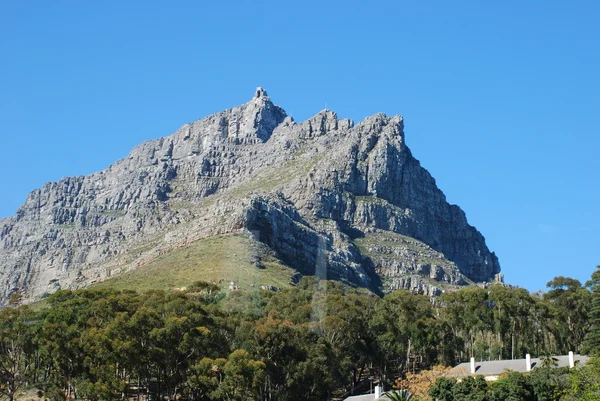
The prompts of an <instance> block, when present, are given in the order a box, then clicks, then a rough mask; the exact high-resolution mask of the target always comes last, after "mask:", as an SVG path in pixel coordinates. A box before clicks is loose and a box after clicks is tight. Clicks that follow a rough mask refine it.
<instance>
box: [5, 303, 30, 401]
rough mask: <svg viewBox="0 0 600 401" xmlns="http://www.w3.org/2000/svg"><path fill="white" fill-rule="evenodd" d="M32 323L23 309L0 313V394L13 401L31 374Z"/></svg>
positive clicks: (24, 308)
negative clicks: (29, 322) (30, 324)
mask: <svg viewBox="0 0 600 401" xmlns="http://www.w3.org/2000/svg"><path fill="white" fill-rule="evenodd" d="M28 319H31V315H30V313H29V310H28V309H27V308H26V307H20V308H16V309H15V308H6V309H2V310H0V394H4V395H6V396H7V397H8V401H13V399H14V396H15V393H16V392H17V390H19V389H20V388H21V387H23V386H24V385H25V384H26V383H27V382H28V381H29V379H30V378H31V376H32V373H33V368H34V366H33V363H32V362H33V360H32V354H33V343H32V341H31V339H32V336H31V329H30V326H29V324H28V321H27V320H28Z"/></svg>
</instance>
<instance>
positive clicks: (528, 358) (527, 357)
mask: <svg viewBox="0 0 600 401" xmlns="http://www.w3.org/2000/svg"><path fill="white" fill-rule="evenodd" d="M525 369H526V370H527V371H528V372H531V355H529V354H527V355H525Z"/></svg>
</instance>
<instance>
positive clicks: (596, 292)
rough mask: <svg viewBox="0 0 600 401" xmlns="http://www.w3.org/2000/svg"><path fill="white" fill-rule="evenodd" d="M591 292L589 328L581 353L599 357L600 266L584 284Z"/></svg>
mask: <svg viewBox="0 0 600 401" xmlns="http://www.w3.org/2000/svg"><path fill="white" fill-rule="evenodd" d="M586 286H587V287H588V288H589V289H590V290H591V291H592V307H591V310H590V314H589V323H590V327H589V329H588V332H587V334H586V336H585V340H584V344H583V351H584V352H585V353H587V354H589V355H594V356H598V357H600V265H598V266H596V271H595V272H594V273H592V279H591V280H590V281H588V282H587V283H586Z"/></svg>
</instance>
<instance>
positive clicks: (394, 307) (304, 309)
mask: <svg viewBox="0 0 600 401" xmlns="http://www.w3.org/2000/svg"><path fill="white" fill-rule="evenodd" d="M599 271H600V270H598V271H597V272H596V273H594V276H593V280H592V282H591V284H590V283H588V284H589V285H588V286H589V288H590V289H592V290H593V291H594V295H593V296H594V297H595V298H594V301H593V302H594V307H596V304H597V301H596V299H597V295H596V294H597V293H598V286H599V284H598V282H600V280H599V279H600V273H598V272H599ZM594 280H595V281H594ZM549 285H550V286H551V288H552V290H551V291H550V292H549V293H548V294H547V296H546V297H545V298H544V299H543V300H542V299H539V298H536V297H533V296H531V295H529V294H528V293H527V292H526V291H524V290H521V289H514V288H508V287H503V286H492V287H491V288H489V289H480V288H465V289H464V290H461V291H458V292H454V293H445V294H444V295H443V296H442V297H441V298H440V299H437V300H436V301H435V302H432V300H431V299H429V298H427V297H425V296H423V295H413V294H411V293H409V292H406V291H396V292H393V293H391V294H388V295H386V296H385V297H383V298H380V297H377V296H375V295H373V294H365V293H360V292H358V291H357V290H353V289H350V288H348V287H345V286H343V285H341V284H339V283H336V282H329V281H320V280H318V279H316V278H310V277H309V278H303V279H302V280H301V281H300V283H299V284H298V285H297V286H296V287H295V288H290V289H286V290H284V291H283V292H280V293H274V292H270V291H262V290H256V291H253V292H243V291H232V292H230V293H229V294H224V293H223V292H222V291H220V290H219V288H218V287H216V286H215V285H212V284H209V283H202V282H197V283H193V284H192V285H190V286H189V287H188V288H187V289H185V290H183V291H174V292H164V291H158V290H153V291H148V292H146V293H143V294H139V293H136V292H134V291H128V290H124V291H116V290H110V289H105V290H78V291H58V292H56V293H55V294H52V295H50V296H49V297H48V298H47V300H46V303H47V305H48V306H47V307H46V308H45V309H42V310H40V311H37V312H35V311H32V310H31V309H28V308H27V307H23V306H22V307H18V308H6V309H4V310H1V311H0V379H1V381H0V393H1V394H4V395H5V396H7V397H8V398H9V399H12V398H13V397H14V394H15V393H16V391H17V390H18V389H20V388H23V387H24V386H30V387H31V386H36V387H37V388H39V389H40V390H41V392H42V396H43V397H45V398H47V399H52V400H60V399H65V398H78V399H88V400H94V401H95V400H112V399H122V398H123V397H124V396H129V397H136V398H137V397H140V398H141V397H146V396H150V397H151V398H155V399H158V398H161V397H163V398H165V399H166V398H168V399H176V398H179V397H182V398H186V399H189V400H225V399H227V400H239V401H244V400H260V401H263V400H278V401H295V400H303V401H304V400H308V401H310V400H315V401H317V400H319V401H320V400H324V399H330V398H333V397H335V396H337V395H339V394H342V393H343V392H345V391H347V390H349V389H351V388H353V387H354V386H356V385H358V384H359V383H361V382H362V381H364V380H365V379H366V378H367V377H379V378H381V379H382V380H383V381H384V382H387V383H393V382H394V381H395V380H396V379H397V378H398V377H403V375H405V374H406V373H407V372H414V371H419V370H420V369H428V368H431V367H432V366H434V365H437V364H440V363H445V364H449V365H451V364H454V363H455V362H458V361H464V360H468V358H469V357H470V356H471V355H475V356H476V357H477V359H496V358H498V357H499V356H500V357H503V358H510V357H511V356H513V355H514V356H515V357H522V356H523V354H524V353H526V352H529V353H532V354H534V355H551V354H556V353H557V352H564V353H566V351H568V350H570V349H573V350H575V351H577V350H578V349H579V347H580V346H581V342H582V340H583V338H584V336H585V333H586V330H587V328H588V327H589V326H590V324H589V323H588V313H589V309H590V305H591V299H592V295H591V293H590V291H589V290H588V289H587V288H585V287H582V286H581V284H580V283H579V282H577V281H576V280H572V279H568V278H562V277H559V278H557V279H555V280H553V281H552V282H551V283H549ZM593 311H594V309H593ZM594 313H595V312H592V324H591V327H592V329H593V328H594V327H595V326H594V325H595V324H600V320H599V321H598V322H596V321H595V320H593V319H595V317H594V316H595V315H594ZM565 322H566V324H565ZM565 327H567V329H565ZM569 328H570V329H569ZM592 331H593V330H592ZM592 331H588V335H587V337H585V338H586V344H589V346H590V347H591V348H593V347H594V341H595V340H594V338H595V333H593V332H592ZM594 366H596V365H594ZM594 369H596V368H594ZM594 369H592V367H590V368H588V367H585V368H580V369H576V370H575V371H573V372H570V373H568V374H567V373H566V372H565V371H564V370H561V369H555V368H548V369H542V368H541V367H540V368H536V369H534V371H533V372H532V373H531V374H530V375H528V376H522V375H517V374H513V375H508V376H506V377H505V378H503V379H502V380H501V381H500V382H498V383H494V384H491V385H489V386H488V384H487V383H486V382H485V380H483V378H482V377H477V378H471V377H467V378H464V379H463V380H462V381H461V382H460V383H457V382H456V381H454V380H451V379H440V380H438V382H436V383H435V385H434V386H433V388H432V389H431V393H430V394H431V396H432V397H434V399H438V400H443V401H446V400H448V401H449V400H459V399H460V400H461V401H462V400H467V401H468V400H478V401H486V400H489V401H495V400H500V399H502V400H517V399H519V400H521V399H522V400H529V399H531V400H536V401H553V400H558V399H559V397H561V396H565V397H566V396H567V395H569V396H571V397H572V399H578V398H577V397H588V396H589V394H592V395H594V394H596V393H595V392H597V388H598V386H599V385H600V384H599V383H598V380H596V379H594V375H595V374H597V373H598V372H599V371H600V370H599V369H596V370H594ZM589 397H591V396H589ZM589 397H588V399H593V398H589ZM582 399H584V398H582Z"/></svg>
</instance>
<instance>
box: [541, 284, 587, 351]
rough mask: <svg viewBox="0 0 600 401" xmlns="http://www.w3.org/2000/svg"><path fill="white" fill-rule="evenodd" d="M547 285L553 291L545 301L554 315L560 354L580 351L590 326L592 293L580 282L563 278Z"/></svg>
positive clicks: (546, 295)
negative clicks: (589, 315) (589, 314)
mask: <svg viewBox="0 0 600 401" xmlns="http://www.w3.org/2000/svg"><path fill="white" fill-rule="evenodd" d="M546 285H547V286H548V287H550V288H551V290H550V291H548V292H547V293H546V294H545V295H544V299H545V300H547V301H549V303H550V305H551V308H552V312H553V314H554V322H555V327H554V332H555V334H556V335H557V337H558V340H559V344H558V345H559V347H558V352H560V353H567V352H569V351H574V352H576V351H579V350H580V348H581V344H582V342H583V339H584V337H585V334H586V332H587V329H588V325H589V323H588V313H589V310H590V306H591V294H590V291H589V290H588V289H587V288H585V287H583V286H582V285H581V283H580V282H579V281H578V280H575V279H572V278H569V277H563V276H559V277H555V278H554V279H553V280H552V281H549V282H548V284H546Z"/></svg>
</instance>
